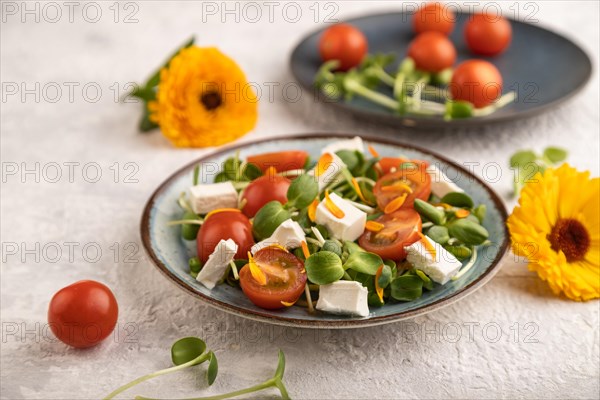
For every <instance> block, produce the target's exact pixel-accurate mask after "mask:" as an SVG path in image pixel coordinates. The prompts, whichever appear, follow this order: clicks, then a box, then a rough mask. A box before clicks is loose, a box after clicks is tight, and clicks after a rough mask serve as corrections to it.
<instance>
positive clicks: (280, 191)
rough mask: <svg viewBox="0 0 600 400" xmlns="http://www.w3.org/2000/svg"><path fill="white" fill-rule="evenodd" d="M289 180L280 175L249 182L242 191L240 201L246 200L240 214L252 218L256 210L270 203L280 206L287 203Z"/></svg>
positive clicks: (267, 176) (262, 177)
mask: <svg viewBox="0 0 600 400" xmlns="http://www.w3.org/2000/svg"><path fill="white" fill-rule="evenodd" d="M290 183H291V182H290V180H289V179H287V178H285V177H283V176H280V175H263V176H261V177H260V178H257V179H255V180H253V181H252V182H250V184H249V185H248V186H247V187H246V189H244V194H243V195H242V199H244V200H246V204H245V205H244V208H242V212H243V213H244V214H245V215H246V216H247V217H248V218H252V217H254V215H256V213H257V212H258V210H260V209H261V208H262V206H264V205H265V204H267V203H268V202H270V201H273V200H277V201H278V202H280V203H281V204H285V203H287V191H288V188H289V187H290Z"/></svg>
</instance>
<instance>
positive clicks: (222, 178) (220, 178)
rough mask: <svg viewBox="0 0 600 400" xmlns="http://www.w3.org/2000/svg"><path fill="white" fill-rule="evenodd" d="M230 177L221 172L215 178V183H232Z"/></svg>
mask: <svg viewBox="0 0 600 400" xmlns="http://www.w3.org/2000/svg"><path fill="white" fill-rule="evenodd" d="M230 180H231V179H229V177H228V176H227V174H226V173H225V172H219V173H218V174H217V176H215V183H220V182H227V181H230Z"/></svg>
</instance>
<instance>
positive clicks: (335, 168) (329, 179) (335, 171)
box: [308, 153, 346, 192]
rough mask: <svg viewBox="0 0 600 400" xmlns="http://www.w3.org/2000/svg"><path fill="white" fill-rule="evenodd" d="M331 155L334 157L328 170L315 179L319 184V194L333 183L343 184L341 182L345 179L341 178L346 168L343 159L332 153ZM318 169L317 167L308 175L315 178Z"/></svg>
mask: <svg viewBox="0 0 600 400" xmlns="http://www.w3.org/2000/svg"><path fill="white" fill-rule="evenodd" d="M331 155H332V156H333V160H332V161H331V164H329V165H328V166H327V169H326V170H325V171H324V172H323V173H322V174H321V175H319V176H318V177H316V178H315V179H316V180H317V183H318V184H319V192H321V191H322V190H323V189H325V187H327V186H329V185H331V184H332V183H334V182H336V183H337V182H341V180H342V179H344V178H343V177H342V176H340V173H341V172H342V169H344V168H345V167H346V164H344V162H343V161H342V159H341V158H339V157H338V156H336V155H335V154H334V153H331ZM316 168H317V167H315V168H313V169H311V170H310V171H308V175H311V176H315V171H316Z"/></svg>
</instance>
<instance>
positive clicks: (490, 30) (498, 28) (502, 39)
mask: <svg viewBox="0 0 600 400" xmlns="http://www.w3.org/2000/svg"><path fill="white" fill-rule="evenodd" d="M511 39H512V28H511V27H510V22H508V20H507V19H506V18H504V17H502V16H499V15H492V14H474V15H472V16H471V18H469V21H468V22H467V23H466V25H465V40H466V41H467V46H469V49H470V50H471V51H472V52H473V53H475V54H481V55H484V56H495V55H496V54H500V53H502V52H503V51H504V50H506V48H507V47H508V45H509V44H510V41H511Z"/></svg>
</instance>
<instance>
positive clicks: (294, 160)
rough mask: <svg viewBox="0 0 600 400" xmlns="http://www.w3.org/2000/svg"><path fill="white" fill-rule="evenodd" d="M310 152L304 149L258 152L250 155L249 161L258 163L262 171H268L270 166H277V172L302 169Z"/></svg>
mask: <svg viewBox="0 0 600 400" xmlns="http://www.w3.org/2000/svg"><path fill="white" fill-rule="evenodd" d="M307 159H308V153H307V152H305V151H302V150H289V151H279V152H275V153H264V154H257V155H254V156H249V157H248V159H247V160H248V162H249V163H252V164H254V165H256V166H257V167H258V168H260V170H261V171H262V172H266V171H267V169H269V167H273V168H275V170H276V171H277V172H283V171H291V170H294V169H302V168H303V167H304V164H306V160H307Z"/></svg>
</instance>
